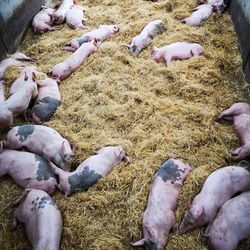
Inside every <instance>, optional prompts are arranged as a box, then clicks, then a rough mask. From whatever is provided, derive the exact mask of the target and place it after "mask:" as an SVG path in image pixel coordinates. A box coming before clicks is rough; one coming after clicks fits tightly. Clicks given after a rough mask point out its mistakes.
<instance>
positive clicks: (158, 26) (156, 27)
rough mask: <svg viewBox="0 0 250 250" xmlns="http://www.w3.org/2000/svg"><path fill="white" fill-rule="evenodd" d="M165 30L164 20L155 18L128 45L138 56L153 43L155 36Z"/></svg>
mask: <svg viewBox="0 0 250 250" xmlns="http://www.w3.org/2000/svg"><path fill="white" fill-rule="evenodd" d="M164 31H165V28H164V25H163V22H162V20H154V21H152V22H150V23H149V24H147V25H146V26H145V28H144V29H143V30H142V32H141V33H140V34H139V35H138V36H136V37H134V38H133V40H132V43H131V44H130V45H126V46H127V47H128V49H129V50H130V51H131V52H132V53H133V54H134V55H135V56H138V55H139V53H140V52H141V51H142V50H144V49H146V48H147V47H148V46H149V45H150V44H151V42H152V41H153V38H154V37H155V36H157V35H160V34H162V33H163V32H164Z"/></svg>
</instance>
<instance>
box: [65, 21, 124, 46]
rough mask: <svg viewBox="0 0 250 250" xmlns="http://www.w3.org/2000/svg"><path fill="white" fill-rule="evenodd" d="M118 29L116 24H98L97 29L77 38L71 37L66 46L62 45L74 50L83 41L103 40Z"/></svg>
mask: <svg viewBox="0 0 250 250" xmlns="http://www.w3.org/2000/svg"><path fill="white" fill-rule="evenodd" d="M118 31H119V27H118V26H116V25H100V26H99V28H98V29H97V30H92V31H90V32H87V33H85V34H84V35H82V36H80V37H78V38H74V39H72V40H71V41H70V42H69V43H67V44H66V46H67V47H64V48H63V49H65V50H69V51H76V50H77V49H78V48H79V47H80V46H81V45H82V44H84V43H88V42H90V41H92V40H94V39H96V40H97V41H100V42H103V41H104V40H106V39H108V38H110V37H112V36H113V35H114V34H115V33H117V32H118Z"/></svg>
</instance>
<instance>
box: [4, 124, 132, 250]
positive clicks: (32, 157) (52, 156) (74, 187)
mask: <svg viewBox="0 0 250 250" xmlns="http://www.w3.org/2000/svg"><path fill="white" fill-rule="evenodd" d="M23 149H25V150H26V151H23ZM75 150H76V147H75V146H74V145H73V144H71V143H70V142H69V141H68V140H67V139H65V138H64V137H62V136H61V135H60V134H59V133H58V132H57V131H55V130H54V129H52V128H49V127H46V126H43V125H21V126H17V127H14V128H12V129H11V130H9V132H8V133H7V136H6V140H4V141H1V142H0V177H2V176H4V175H9V176H10V177H11V179H12V180H13V182H15V183H16V184H17V185H18V186H20V187H21V188H24V189H25V191H24V193H23V195H22V196H21V197H20V198H19V199H18V200H17V201H16V202H15V203H14V205H15V207H16V209H15V213H14V220H13V228H15V227H16V226H17V224H18V223H23V224H24V225H25V229H26V233H27V236H28V239H29V241H30V243H31V244H32V246H33V249H37V250H38V249H46V250H47V249H50V250H56V249H59V246H60V239H61V233H62V227H63V222H62V215H61V213H60V210H59V208H58V207H57V206H56V204H55V203H54V201H53V200H52V198H51V197H50V195H52V194H53V193H54V192H55V190H56V188H58V189H59V190H60V191H62V192H63V193H65V195H67V196H68V195H72V194H73V193H75V192H79V191H87V190H88V189H89V188H90V187H92V186H93V185H94V184H95V183H97V181H98V180H99V179H100V178H101V177H103V176H105V175H107V174H108V172H110V171H111V170H112V168H114V167H115V166H117V165H119V164H120V163H121V162H129V161H130V159H129V157H128V156H127V155H126V153H125V151H124V149H123V148H122V147H121V146H105V147H102V148H101V149H99V150H98V151H97V152H96V154H95V155H93V156H90V157H89V158H87V159H86V160H85V161H83V162H82V163H81V164H80V165H79V166H78V167H77V168H76V169H75V170H74V171H73V172H69V171H70V167H69V162H70V160H71V159H72V157H73V156H74V153H75ZM48 228H49V229H50V230H48Z"/></svg>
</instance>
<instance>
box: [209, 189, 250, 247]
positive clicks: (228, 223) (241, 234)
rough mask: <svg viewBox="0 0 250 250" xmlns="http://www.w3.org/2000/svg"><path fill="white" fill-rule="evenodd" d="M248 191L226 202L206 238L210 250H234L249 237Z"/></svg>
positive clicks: (249, 203) (249, 194) (249, 202)
mask: <svg viewBox="0 0 250 250" xmlns="http://www.w3.org/2000/svg"><path fill="white" fill-rule="evenodd" d="M249 211H250V191H248V192H245V193H242V194H240V195H239V196H236V197H234V198H233V199H231V200H229V201H227V202H226V203H225V204H224V205H223V206H222V208H221V210H220V211H219V213H218V215H217V216H216V218H215V220H214V222H213V224H212V226H211V228H210V230H209V232H208V235H207V236H206V238H207V241H208V245H209V248H210V249H214V250H236V249H237V246H238V243H239V241H241V240H243V239H245V238H247V237H249V236H250V216H249Z"/></svg>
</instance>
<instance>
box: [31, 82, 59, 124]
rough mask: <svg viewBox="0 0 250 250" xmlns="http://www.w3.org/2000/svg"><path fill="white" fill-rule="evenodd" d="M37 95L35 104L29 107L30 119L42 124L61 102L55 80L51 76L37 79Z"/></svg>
mask: <svg viewBox="0 0 250 250" xmlns="http://www.w3.org/2000/svg"><path fill="white" fill-rule="evenodd" d="M37 85H38V96H37V99H36V101H35V105H34V106H33V107H32V109H31V114H32V120H33V121H34V122H35V123H36V124H40V125H41V124H43V123H44V122H47V121H49V120H50V118H51V117H52V116H53V114H54V113H55V112H56V109H57V107H58V106H59V105H60V104H61V95H60V92H59V88H58V84H57V81H56V80H54V79H52V78H49V77H47V78H45V79H44V80H40V81H37Z"/></svg>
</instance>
